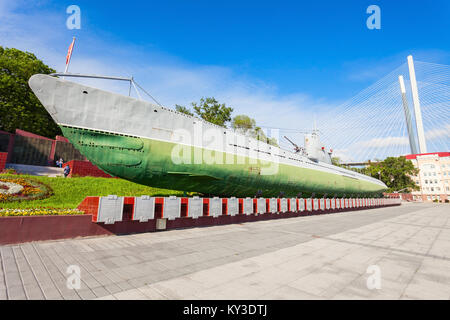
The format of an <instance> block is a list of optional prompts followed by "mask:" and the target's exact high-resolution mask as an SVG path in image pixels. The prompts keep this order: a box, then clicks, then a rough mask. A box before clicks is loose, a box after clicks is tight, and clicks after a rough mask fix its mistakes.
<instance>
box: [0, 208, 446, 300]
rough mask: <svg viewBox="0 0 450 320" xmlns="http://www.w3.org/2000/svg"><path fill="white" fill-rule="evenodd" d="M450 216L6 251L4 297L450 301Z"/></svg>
mask: <svg viewBox="0 0 450 320" xmlns="http://www.w3.org/2000/svg"><path fill="white" fill-rule="evenodd" d="M449 218H450V205H448V204H431V203H429V204H414V203H407V204H402V206H397V207H388V208H378V209H370V210H361V211H354V212H342V213H334V214H324V215H316V216H306V217H296V218H288V219H279V220H267V221H259V222H251V223H243V224H233V225H224V226H214V227H205V228H192V229H182V230H171V231H164V232H156V233H145V234H134V235H127V236H107V237H95V238H80V239H71V240H58V241H45V242H34V243H26V244H21V245H9V246H0V253H1V255H0V257H1V260H0V262H1V263H0V299H450V219H449ZM69 266H75V268H79V269H80V271H81V273H80V280H81V287H80V289H78V290H76V289H68V286H67V279H68V277H72V276H74V274H69V273H67V271H68V267H69ZM70 270H73V269H70ZM70 270H69V271H70ZM374 270H375V271H374ZM368 271H369V272H368ZM374 277H376V278H374ZM368 279H369V281H368ZM374 279H375V280H374ZM368 283H369V285H368ZM374 283H377V284H378V285H379V286H378V287H379V289H377V288H376V287H377V285H376V286H375V288H374V287H373V284H374ZM370 284H372V285H370ZM369 287H371V288H372V289H369Z"/></svg>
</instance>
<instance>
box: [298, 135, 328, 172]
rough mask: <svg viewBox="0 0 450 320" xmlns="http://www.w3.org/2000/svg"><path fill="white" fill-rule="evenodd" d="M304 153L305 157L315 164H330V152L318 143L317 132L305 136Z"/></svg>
mask: <svg viewBox="0 0 450 320" xmlns="http://www.w3.org/2000/svg"><path fill="white" fill-rule="evenodd" d="M304 145H305V152H306V154H307V157H308V158H309V159H311V160H312V161H315V162H319V161H320V162H325V163H328V164H331V153H332V152H331V150H330V151H328V150H327V149H325V147H324V146H323V145H322V143H321V142H320V138H319V134H318V132H317V130H313V132H312V133H308V134H305V142H304Z"/></svg>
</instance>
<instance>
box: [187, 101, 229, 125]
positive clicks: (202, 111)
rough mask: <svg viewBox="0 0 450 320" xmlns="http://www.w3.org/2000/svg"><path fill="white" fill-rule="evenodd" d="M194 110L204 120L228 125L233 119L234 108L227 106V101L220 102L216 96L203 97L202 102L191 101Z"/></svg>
mask: <svg viewBox="0 0 450 320" xmlns="http://www.w3.org/2000/svg"><path fill="white" fill-rule="evenodd" d="M191 105H192V107H193V109H194V112H195V113H196V114H197V115H198V116H199V117H200V118H202V119H203V120H206V121H208V122H211V123H214V124H217V125H218V126H221V127H226V123H227V122H229V121H230V120H231V113H232V112H233V108H231V107H227V106H226V105H225V103H222V104H220V103H219V102H218V101H217V100H216V99H215V98H214V97H211V98H201V99H200V102H198V103H197V102H192V103H191Z"/></svg>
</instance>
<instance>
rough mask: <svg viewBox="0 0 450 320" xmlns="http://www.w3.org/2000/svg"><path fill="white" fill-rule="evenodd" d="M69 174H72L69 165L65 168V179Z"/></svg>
mask: <svg viewBox="0 0 450 320" xmlns="http://www.w3.org/2000/svg"><path fill="white" fill-rule="evenodd" d="M69 173H70V166H69V165H67V166H65V167H64V178H67V176H68V175H69Z"/></svg>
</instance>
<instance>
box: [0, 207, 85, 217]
mask: <svg viewBox="0 0 450 320" xmlns="http://www.w3.org/2000/svg"><path fill="white" fill-rule="evenodd" d="M79 214H84V212H83V211H80V210H77V209H52V208H36V209H0V217H21V216H67V215H79Z"/></svg>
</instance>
